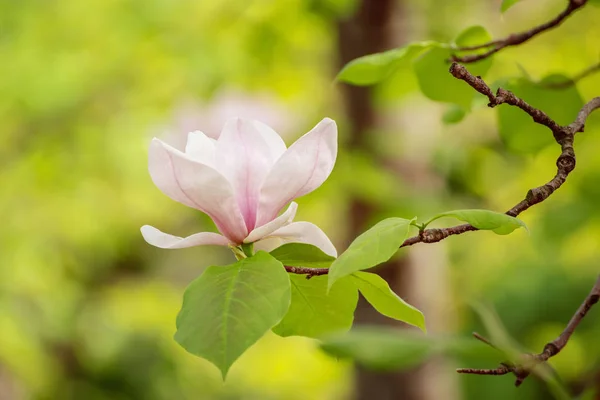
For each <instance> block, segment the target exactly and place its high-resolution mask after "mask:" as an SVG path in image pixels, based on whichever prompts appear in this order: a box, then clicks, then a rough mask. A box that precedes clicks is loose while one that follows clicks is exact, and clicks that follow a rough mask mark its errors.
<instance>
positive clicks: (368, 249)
mask: <svg viewBox="0 0 600 400" xmlns="http://www.w3.org/2000/svg"><path fill="white" fill-rule="evenodd" d="M413 221H414V218H413V219H412V220H408V219H404V218H388V219H384V220H383V221H380V222H379V223H377V224H376V225H375V226H373V227H372V228H371V229H369V230H368V231H366V232H364V233H363V234H361V235H360V236H359V237H357V238H356V239H354V241H353V242H352V243H351V244H350V246H349V247H348V249H346V251H345V252H343V253H342V254H341V255H340V256H339V257H338V258H337V259H336V260H335V261H334V262H333V264H331V267H330V271H329V274H328V276H329V283H328V287H329V288H331V287H332V286H333V284H334V283H335V282H336V281H337V280H339V279H340V278H342V277H344V276H347V275H350V274H352V273H354V272H356V271H360V270H363V269H368V268H371V267H374V266H376V265H378V264H381V263H383V262H385V261H387V260H389V259H390V258H391V257H392V256H393V255H394V253H396V251H398V248H399V247H400V245H401V244H402V242H404V240H405V239H406V237H407V236H408V231H409V228H410V224H411V222H413Z"/></svg>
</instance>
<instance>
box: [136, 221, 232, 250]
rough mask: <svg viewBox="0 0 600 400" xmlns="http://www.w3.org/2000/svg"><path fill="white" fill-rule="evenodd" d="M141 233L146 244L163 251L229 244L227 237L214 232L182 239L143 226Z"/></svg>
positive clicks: (148, 226)
mask: <svg viewBox="0 0 600 400" xmlns="http://www.w3.org/2000/svg"><path fill="white" fill-rule="evenodd" d="M141 231H142V236H143V237H144V240H145V241H146V242H148V243H149V244H151V245H152V246H156V247H160V248H161V249H183V248H185V247H193V246H203V245H216V246H227V245H228V244H229V240H228V239H227V238H226V237H225V236H222V235H219V234H218V233H213V232H200V233H196V234H194V235H191V236H188V237H186V238H181V237H178V236H173V235H169V234H168V233H164V232H161V231H159V230H158V229H156V228H155V227H153V226H150V225H144V226H142V229H141Z"/></svg>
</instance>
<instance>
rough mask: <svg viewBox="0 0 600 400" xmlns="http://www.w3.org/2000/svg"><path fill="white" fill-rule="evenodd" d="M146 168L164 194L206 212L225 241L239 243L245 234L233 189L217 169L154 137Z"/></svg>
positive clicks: (246, 232) (246, 234) (244, 226)
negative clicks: (227, 239)
mask: <svg viewBox="0 0 600 400" xmlns="http://www.w3.org/2000/svg"><path fill="white" fill-rule="evenodd" d="M148 169H149V171H150V176H151V177H152V181H153V182H154V184H155V185H156V186H157V187H158V188H159V189H160V190H161V191H162V192H163V193H164V194H166V195H167V196H169V197H170V198H172V199H173V200H175V201H178V202H180V203H183V204H185V205H187V206H189V207H192V208H195V209H197V210H200V211H202V212H204V213H206V214H208V215H209V216H210V217H211V219H212V220H213V221H214V222H215V224H216V225H217V228H218V229H219V231H220V232H221V233H222V234H223V235H225V236H226V237H227V238H229V240H231V241H232V242H234V243H241V242H242V240H244V238H245V237H246V236H248V230H247V229H246V225H245V223H244V219H243V218H242V214H241V213H240V209H239V207H238V204H237V202H236V199H235V195H234V193H233V189H232V187H231V185H230V184H229V182H227V179H225V177H224V176H223V175H221V174H220V173H219V172H217V171H216V170H214V169H213V168H211V167H209V166H207V165H205V164H202V163H200V162H197V161H195V160H193V159H192V158H190V156H188V155H186V154H184V153H182V152H180V151H179V150H177V149H175V148H173V147H171V146H169V145H168V144H166V143H164V142H162V141H160V140H158V139H156V138H155V139H153V140H152V142H151V143H150V151H149V157H148Z"/></svg>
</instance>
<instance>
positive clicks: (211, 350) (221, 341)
mask: <svg viewBox="0 0 600 400" xmlns="http://www.w3.org/2000/svg"><path fill="white" fill-rule="evenodd" d="M290 296H291V295H290V280H289V278H288V274H287V272H285V269H284V268H283V266H282V264H281V263H280V262H279V261H277V260H276V259H275V258H273V257H271V256H270V255H269V254H268V253H265V252H262V251H259V252H258V253H256V254H255V255H254V256H253V257H250V258H245V259H242V260H240V261H238V262H236V263H235V264H231V265H227V266H223V267H222V266H214V267H208V268H207V269H206V270H205V271H204V273H203V274H202V275H201V276H200V277H199V278H197V279H196V280H194V281H193V282H192V283H191V284H190V285H189V286H188V288H187V289H186V291H185V294H184V296H183V306H182V307H181V311H180V312H179V315H178V316H177V332H176V333H175V340H176V341H177V342H178V343H179V344H180V345H181V346H182V347H183V348H184V349H186V350H187V351H189V352H190V353H192V354H195V355H197V356H200V357H202V358H205V359H207V360H208V361H210V362H212V363H213V364H214V365H216V366H217V367H218V368H219V369H220V370H221V373H222V375H223V379H225V376H226V375H227V372H228V371H229V368H230V367H231V365H232V364H233V362H234V361H235V360H237V358H238V357H239V356H240V355H241V354H242V353H243V352H244V351H246V349H248V348H249V347H250V346H252V345H253V344H254V343H255V342H256V341H257V340H258V339H260V338H261V337H262V336H263V335H264V334H265V333H266V332H267V331H268V330H269V329H271V328H272V327H273V326H275V325H276V324H277V323H279V321H281V319H282V318H283V317H284V315H285V314H286V312H287V310H288V308H289V306H290Z"/></svg>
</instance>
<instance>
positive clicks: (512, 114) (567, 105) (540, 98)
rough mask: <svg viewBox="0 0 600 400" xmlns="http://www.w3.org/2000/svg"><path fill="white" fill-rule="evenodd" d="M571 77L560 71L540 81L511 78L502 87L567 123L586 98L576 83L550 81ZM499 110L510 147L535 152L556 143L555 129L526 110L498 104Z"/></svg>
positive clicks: (500, 127) (501, 127) (503, 135)
mask: <svg viewBox="0 0 600 400" xmlns="http://www.w3.org/2000/svg"><path fill="white" fill-rule="evenodd" d="M569 79H570V78H569V77H567V76H565V75H559V74H554V75H550V76H547V77H545V78H544V79H542V80H541V81H540V82H539V83H536V82H532V81H531V80H529V79H527V78H517V79H511V80H510V81H508V82H506V83H505V84H504V85H502V87H503V88H504V89H506V90H510V91H511V92H513V93H514V94H515V95H516V96H518V97H520V98H521V99H523V100H525V101H526V102H527V103H529V104H530V105H531V106H533V107H535V108H538V109H540V110H543V111H544V112H545V113H546V114H548V115H549V116H550V118H552V119H554V120H555V121H556V122H557V123H559V124H561V125H567V124H569V123H571V122H572V121H573V120H574V119H575V117H576V116H577V113H578V112H579V110H580V109H581V107H583V99H582V98H581V95H580V94H579V92H578V90H577V86H576V85H571V86H568V87H565V88H555V87H549V85H551V84H553V83H564V82H568V81H569ZM496 110H497V113H498V131H499V133H500V137H501V138H502V141H503V142H504V144H505V145H506V147H508V148H509V149H510V150H512V151H514V152H516V153H535V152H538V151H540V150H541V149H543V148H544V147H546V146H548V145H551V144H554V137H553V136H552V132H551V131H550V130H549V129H548V128H546V127H545V126H543V125H540V124H536V123H535V122H533V121H532V120H531V117H530V116H529V115H527V114H526V113H524V112H523V110H520V109H519V108H517V107H511V106H509V105H502V106H500V107H496Z"/></svg>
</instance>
